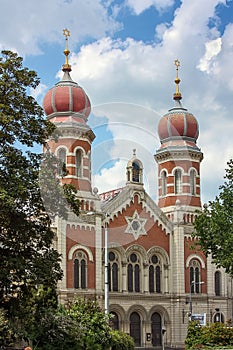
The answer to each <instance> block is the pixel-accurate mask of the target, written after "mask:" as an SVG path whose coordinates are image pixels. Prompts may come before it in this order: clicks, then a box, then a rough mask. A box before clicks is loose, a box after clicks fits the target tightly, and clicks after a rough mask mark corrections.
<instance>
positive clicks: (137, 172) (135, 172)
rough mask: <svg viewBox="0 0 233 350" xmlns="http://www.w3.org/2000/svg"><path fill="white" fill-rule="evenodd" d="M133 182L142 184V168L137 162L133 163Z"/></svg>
mask: <svg viewBox="0 0 233 350" xmlns="http://www.w3.org/2000/svg"><path fill="white" fill-rule="evenodd" d="M132 167H133V178H132V180H133V182H140V166H139V164H138V163H137V162H133V164H132Z"/></svg>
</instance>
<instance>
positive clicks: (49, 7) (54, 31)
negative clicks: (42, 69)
mask: <svg viewBox="0 0 233 350" xmlns="http://www.w3.org/2000/svg"><path fill="white" fill-rule="evenodd" d="M0 5H1V28H4V30H1V31H0V47H1V48H6V49H10V50H14V51H17V52H19V53H20V54H21V55H26V54H27V55H28V54H34V55H38V54H40V53H41V52H42V50H43V49H42V47H43V45H44V44H45V43H53V44H54V43H55V42H61V41H62V40H63V38H62V35H61V33H62V29H63V28H66V27H68V29H69V30H70V31H71V33H72V36H73V38H74V40H73V42H80V41H82V40H83V39H84V38H88V37H89V38H95V39H96V38H100V37H102V36H104V35H105V34H106V33H113V32H114V31H115V30H116V29H119V27H120V24H119V23H118V22H116V21H115V20H114V19H113V17H110V16H109V14H108V12H107V9H106V8H105V7H104V6H103V4H102V2H101V1H100V0H92V1H91V3H90V2H89V1H86V0H79V1H69V2H68V1H64V0H60V1H57V0H49V1H47V0H40V1H39V2H38V1H35V0H20V1H15V0H8V1H3V0H1V1H0Z"/></svg>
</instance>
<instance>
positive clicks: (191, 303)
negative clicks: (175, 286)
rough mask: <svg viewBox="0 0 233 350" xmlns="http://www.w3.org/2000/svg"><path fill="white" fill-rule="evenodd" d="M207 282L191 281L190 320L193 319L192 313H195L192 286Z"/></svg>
mask: <svg viewBox="0 0 233 350" xmlns="http://www.w3.org/2000/svg"><path fill="white" fill-rule="evenodd" d="M203 283H205V282H203V281H200V282H195V281H191V282H190V291H189V320H190V321H192V314H193V302H192V286H194V285H196V284H203Z"/></svg>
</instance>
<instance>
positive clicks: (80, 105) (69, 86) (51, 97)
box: [43, 29, 91, 123]
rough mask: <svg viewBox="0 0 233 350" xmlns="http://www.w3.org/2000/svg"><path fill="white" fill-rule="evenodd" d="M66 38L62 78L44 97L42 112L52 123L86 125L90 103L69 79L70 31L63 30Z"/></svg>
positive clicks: (81, 89) (80, 88) (78, 87)
mask: <svg viewBox="0 0 233 350" xmlns="http://www.w3.org/2000/svg"><path fill="white" fill-rule="evenodd" d="M63 34H64V35H65V37H66V48H65V50H64V54H65V57H66V60H65V64H63V66H62V70H63V72H64V75H63V78H62V80H61V81H59V82H58V83H57V84H56V85H55V86H54V87H53V88H51V89H50V90H49V91H48V92H47V93H46V95H45V97H44V101H43V107H44V111H45V113H46V115H47V117H48V119H50V120H51V121H52V122H62V121H67V118H69V120H70V121H71V120H72V122H78V123H86V121H87V118H88V116H89V114H90V112H91V103H90V100H89V98H88V96H87V95H86V93H85V91H84V90H83V88H82V87H81V86H79V85H78V84H77V83H75V82H74V81H73V80H72V79H71V77H70V71H71V66H70V64H69V60H68V57H69V54H70V51H69V49H68V37H69V36H70V31H69V30H68V29H64V30H63Z"/></svg>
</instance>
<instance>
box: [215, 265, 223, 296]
mask: <svg viewBox="0 0 233 350" xmlns="http://www.w3.org/2000/svg"><path fill="white" fill-rule="evenodd" d="M214 289H215V295H217V296H220V295H221V272H220V271H216V272H215V274H214Z"/></svg>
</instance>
